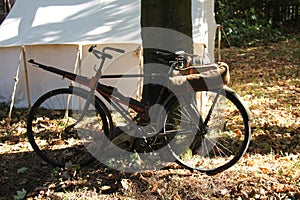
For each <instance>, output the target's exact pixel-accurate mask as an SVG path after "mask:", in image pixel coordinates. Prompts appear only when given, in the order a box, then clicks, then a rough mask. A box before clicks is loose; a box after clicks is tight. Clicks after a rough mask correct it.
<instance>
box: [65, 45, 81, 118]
mask: <svg viewBox="0 0 300 200" xmlns="http://www.w3.org/2000/svg"><path fill="white" fill-rule="evenodd" d="M77 66H78V68H79V71H80V70H81V50H80V49H79V46H78V50H77V56H76V61H75V66H74V70H73V73H74V74H76V71H77ZM74 85H75V82H74V81H71V83H70V86H74ZM70 101H71V94H70V95H68V98H67V103H66V111H65V119H68V117H69V106H70ZM79 103H80V102H79ZM79 106H80V107H81V104H80V105H79Z"/></svg>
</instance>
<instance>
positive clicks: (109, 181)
mask: <svg viewBox="0 0 300 200" xmlns="http://www.w3.org/2000/svg"><path fill="white" fill-rule="evenodd" d="M222 58H223V59H222V60H223V61H224V62H227V63H228V64H229V66H230V67H231V83H230V85H229V86H230V87H232V88H234V89H235V90H236V91H237V93H238V94H240V95H241V96H242V97H243V99H244V100H245V102H246V103H247V104H248V106H249V108H250V110H251V112H252V118H253V119H252V125H251V127H252V138H251V143H250V146H249V149H248V151H247V153H246V154H245V155H244V157H243V158H242V159H241V160H240V161H239V162H238V163H237V164H235V165H234V166H233V167H231V168H230V169H228V170H226V171H224V172H222V173H219V174H217V175H215V176H207V175H205V174H202V173H198V172H191V171H189V170H186V169H183V168H182V167H179V166H178V165H176V164H171V165H170V166H169V167H168V168H164V169H160V170H157V171H149V172H144V173H135V174H126V173H122V172H119V171H114V170H111V169H109V168H106V167H104V166H102V165H100V164H97V163H95V164H94V165H91V166H88V167H83V168H81V169H73V170H71V171H70V170H64V169H57V168H54V167H52V166H50V165H48V164H46V163H44V162H42V161H41V159H40V158H39V157H38V156H37V155H36V154H35V153H34V152H33V151H32V148H31V147H30V144H29V143H28V141H27V138H26V126H25V124H26V123H25V122H26V115H27V114H28V111H27V110H20V109H15V110H14V113H13V121H12V124H11V126H10V127H7V126H5V117H6V116H7V110H8V108H7V107H4V106H3V105H2V106H1V109H0V199H148V200H150V199H300V35H299V34H289V36H288V37H287V39H286V40H284V41H280V42H277V43H272V44H268V45H265V46H258V47H252V48H249V47H248V48H228V49H223V50H222Z"/></svg>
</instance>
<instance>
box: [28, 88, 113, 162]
mask: <svg viewBox="0 0 300 200" xmlns="http://www.w3.org/2000/svg"><path fill="white" fill-rule="evenodd" d="M87 94H88V93H87V92H84V90H77V89H73V88H63V89H56V90H52V91H50V92H48V93H46V94H44V95H43V96H41V97H40V98H39V99H38V100H37V101H36V102H35V103H34V105H33V106H32V108H31V110H30V113H29V116H28V120H27V134H28V140H29V142H30V144H31V146H32V148H33V149H34V151H35V152H36V153H37V154H38V155H39V156H40V157H41V158H42V159H43V160H44V161H46V162H48V163H50V164H52V165H54V166H58V167H64V166H65V165H66V164H67V163H68V164H69V165H70V164H71V165H86V164H89V163H91V162H92V161H94V160H95V158H94V157H93V156H92V154H93V152H96V151H99V150H101V149H102V148H104V146H105V142H104V141H106V140H105V139H104V137H106V136H107V135H108V134H109V123H108V120H107V116H106V114H105V112H104V111H103V110H102V109H101V107H100V105H99V104H98V102H97V101H94V100H92V101H91V104H90V106H89V108H88V109H87V110H86V111H85V114H84V117H83V118H82V119H81V120H79V121H78V119H79V118H80V116H81V114H82V112H83V107H84V105H85V103H86V98H87Z"/></svg>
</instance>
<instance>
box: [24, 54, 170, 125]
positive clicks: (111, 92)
mask: <svg viewBox="0 0 300 200" xmlns="http://www.w3.org/2000/svg"><path fill="white" fill-rule="evenodd" d="M28 62H29V63H32V64H34V65H35V66H36V67H39V68H41V69H43V70H46V71H49V72H52V73H54V74H57V75H61V76H62V77H63V78H67V79H69V80H71V81H74V82H76V83H79V84H81V85H84V86H86V87H89V88H90V89H91V91H90V94H94V90H96V91H97V92H98V93H99V94H100V95H101V96H103V97H104V98H105V100H106V101H107V102H109V103H111V105H112V106H113V107H114V108H115V109H116V110H117V111H118V112H120V114H121V115H122V116H123V117H124V118H125V119H126V120H128V121H130V120H129V118H128V117H127V116H126V115H124V113H126V110H125V109H124V108H123V107H122V106H121V105H127V106H128V107H129V108H131V109H133V110H134V111H135V112H137V113H138V114H142V115H143V114H146V113H147V111H148V110H149V107H150V106H149V105H146V104H144V103H142V102H140V101H137V100H136V99H133V98H131V97H126V96H124V95H123V94H121V93H120V92H119V91H118V89H117V88H115V87H112V86H108V85H104V84H101V83H100V82H98V81H97V84H96V87H95V88H94V89H93V87H94V84H95V81H96V79H97V78H95V77H92V78H88V77H85V76H81V75H78V74H74V73H71V72H68V71H65V70H61V69H58V68H56V67H52V66H47V65H43V64H41V63H38V62H35V61H34V60H33V59H31V60H29V61H28ZM170 72H171V69H170ZM170 72H169V74H170ZM169 74H151V75H147V74H125V75H123V74H119V75H101V76H100V77H99V79H108V78H109V79H111V78H133V77H149V76H151V77H164V78H167V77H169V76H170V75H169ZM166 90H167V89H166V88H164V87H162V88H161V91H160V94H161V93H164V92H165V91H166ZM156 101H159V97H158V99H157V100H156Z"/></svg>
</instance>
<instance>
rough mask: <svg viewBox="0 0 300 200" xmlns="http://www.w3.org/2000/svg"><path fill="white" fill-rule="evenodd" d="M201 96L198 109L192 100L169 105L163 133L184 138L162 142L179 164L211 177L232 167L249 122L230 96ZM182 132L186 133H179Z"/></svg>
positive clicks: (247, 135)
mask: <svg viewBox="0 0 300 200" xmlns="http://www.w3.org/2000/svg"><path fill="white" fill-rule="evenodd" d="M204 96H206V97H207V98H206V101H205V102H202V105H201V109H198V105H197V103H196V100H195V98H190V99H191V100H187V101H183V102H180V103H181V104H183V105H179V101H177V102H175V103H173V104H174V105H172V106H170V109H169V110H168V115H167V117H166V120H165V134H166V135H167V134H168V133H169V132H173V133H174V132H176V131H177V133H179V135H184V136H178V135H176V136H174V137H173V138H172V140H173V141H172V142H170V141H171V140H170V139H169V140H168V141H166V142H167V143H168V147H169V148H170V150H171V152H172V155H173V156H174V158H175V159H176V160H177V161H178V162H179V164H181V165H183V166H185V167H188V168H191V169H196V170H199V171H202V172H206V173H209V174H215V173H218V172H221V171H223V170H225V169H227V168H229V167H230V166H232V165H233V164H235V163H236V162H237V161H238V160H239V158H240V157H241V156H242V155H243V153H244V152H245V150H246V149H247V147H248V144H249V139H250V127H249V119H248V115H247V112H246V111H245V109H244V107H243V105H242V104H241V103H240V102H239V100H238V99H237V98H236V97H235V96H234V95H233V94H232V93H230V92H227V91H221V92H220V93H219V94H216V93H215V92H205V95H204ZM216 98H217V99H216ZM185 99H188V98H185ZM172 113H177V114H176V115H172ZM175 116H176V120H175V119H174V117H175ZM203 119H205V120H206V121H205V123H206V124H203ZM174 121H176V125H174ZM185 130H189V131H185ZM183 132H185V133H186V134H181V133H183ZM235 132H237V133H235Z"/></svg>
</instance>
